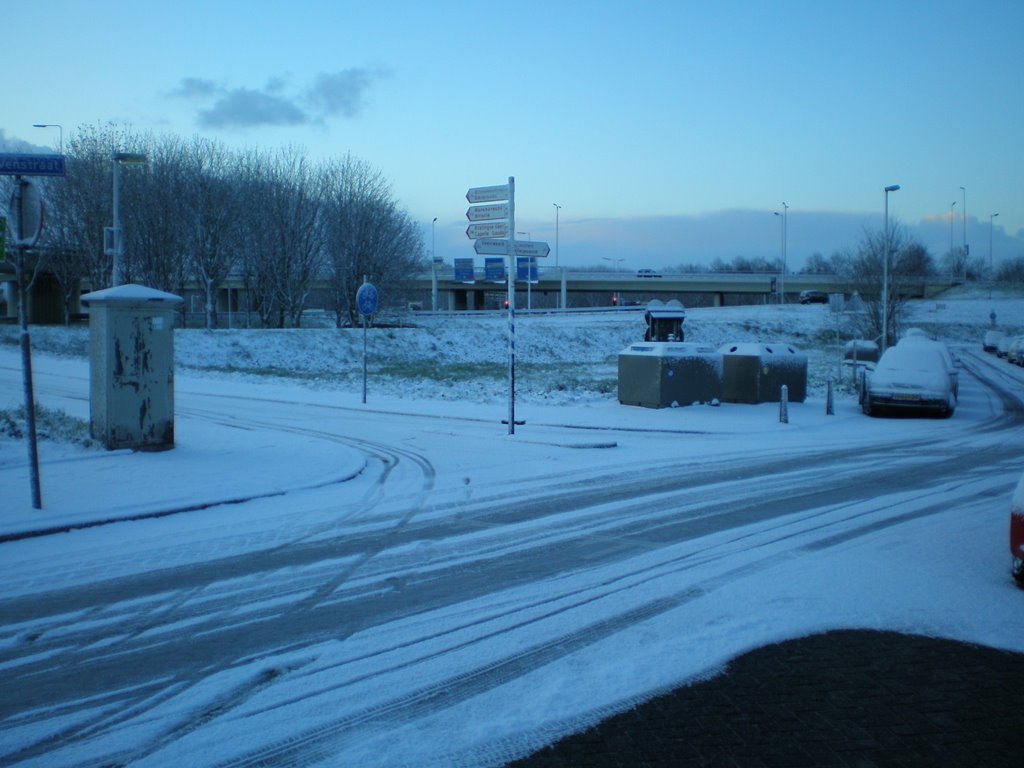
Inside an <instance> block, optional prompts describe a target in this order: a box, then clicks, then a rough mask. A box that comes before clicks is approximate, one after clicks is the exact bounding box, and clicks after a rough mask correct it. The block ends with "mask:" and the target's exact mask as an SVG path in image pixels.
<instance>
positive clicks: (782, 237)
mask: <svg viewBox="0 0 1024 768" xmlns="http://www.w3.org/2000/svg"><path fill="white" fill-rule="evenodd" d="M772 213H774V214H775V215H776V216H778V217H779V286H778V287H779V304H781V303H782V286H783V283H782V264H783V263H784V262H785V260H786V255H785V254H786V223H785V222H786V220H785V218H784V217H783V215H782V214H781V213H779V212H778V211H772Z"/></svg>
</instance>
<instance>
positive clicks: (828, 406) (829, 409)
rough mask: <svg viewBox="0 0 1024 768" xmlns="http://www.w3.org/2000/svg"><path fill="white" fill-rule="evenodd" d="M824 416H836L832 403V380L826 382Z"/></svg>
mask: <svg viewBox="0 0 1024 768" xmlns="http://www.w3.org/2000/svg"><path fill="white" fill-rule="evenodd" d="M825 415H826V416H835V415H836V410H835V405H834V403H833V402H832V379H829V380H828V393H827V394H826V395H825Z"/></svg>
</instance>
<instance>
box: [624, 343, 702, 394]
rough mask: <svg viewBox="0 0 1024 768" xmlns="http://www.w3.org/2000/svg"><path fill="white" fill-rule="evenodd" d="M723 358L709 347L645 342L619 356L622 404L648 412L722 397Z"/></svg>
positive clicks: (635, 345)
mask: <svg viewBox="0 0 1024 768" xmlns="http://www.w3.org/2000/svg"><path fill="white" fill-rule="evenodd" d="M721 392H722V356H721V355H720V354H719V353H718V351H717V350H716V349H715V348H714V347H712V346H710V345H707V344H697V343H693V342H645V343H642V344H641V343H638V344H631V345H630V346H629V347H627V348H626V349H624V350H622V352H620V353H619V402H620V403H622V404H623V405H639V406H643V407H645V408H666V407H669V406H674V405H678V406H683V405H692V404H694V403H706V402H710V401H711V400H716V399H719V398H720V397H721Z"/></svg>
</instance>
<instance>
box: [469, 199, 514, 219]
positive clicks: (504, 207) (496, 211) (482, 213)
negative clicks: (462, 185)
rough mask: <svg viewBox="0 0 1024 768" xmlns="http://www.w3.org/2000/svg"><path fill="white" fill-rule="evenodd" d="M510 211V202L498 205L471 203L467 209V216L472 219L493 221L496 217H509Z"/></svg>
mask: <svg viewBox="0 0 1024 768" xmlns="http://www.w3.org/2000/svg"><path fill="white" fill-rule="evenodd" d="M508 213H509V207H508V203H499V204H498V205H471V206H470V207H469V208H468V209H467V210H466V218H467V219H469V220H470V221H493V220H495V219H507V218H508Z"/></svg>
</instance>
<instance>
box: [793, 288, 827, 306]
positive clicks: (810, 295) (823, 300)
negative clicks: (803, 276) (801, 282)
mask: <svg viewBox="0 0 1024 768" xmlns="http://www.w3.org/2000/svg"><path fill="white" fill-rule="evenodd" d="M800 303H801V304H828V294H827V293H825V292H824V291H800Z"/></svg>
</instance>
